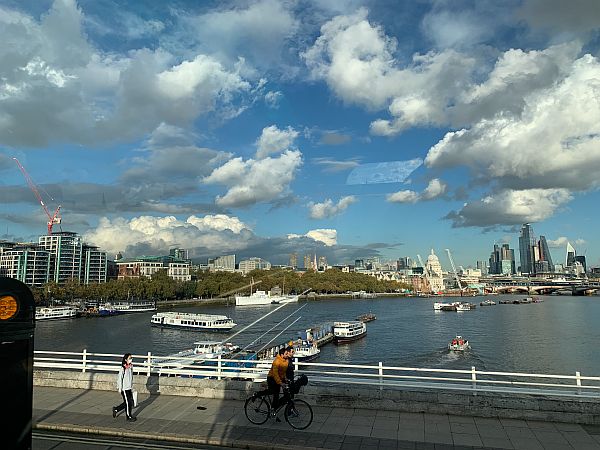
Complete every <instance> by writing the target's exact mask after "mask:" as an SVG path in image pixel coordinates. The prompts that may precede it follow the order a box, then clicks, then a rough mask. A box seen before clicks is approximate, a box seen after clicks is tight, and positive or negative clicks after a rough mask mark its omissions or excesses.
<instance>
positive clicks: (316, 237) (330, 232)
mask: <svg viewBox="0 0 600 450" xmlns="http://www.w3.org/2000/svg"><path fill="white" fill-rule="evenodd" d="M287 237H288V239H298V238H301V237H308V238H310V239H312V240H313V241H317V242H322V243H323V244H325V245H326V246H328V247H331V246H333V245H336V244H337V230H334V229H331V228H318V229H316V230H310V231H309V232H308V233H306V234H304V235H300V234H288V235H287Z"/></svg>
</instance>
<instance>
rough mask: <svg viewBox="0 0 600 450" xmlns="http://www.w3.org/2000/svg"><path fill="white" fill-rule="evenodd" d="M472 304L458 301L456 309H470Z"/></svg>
mask: <svg viewBox="0 0 600 450" xmlns="http://www.w3.org/2000/svg"><path fill="white" fill-rule="evenodd" d="M471 309H472V305H471V304H470V303H459V304H458V305H456V311H471Z"/></svg>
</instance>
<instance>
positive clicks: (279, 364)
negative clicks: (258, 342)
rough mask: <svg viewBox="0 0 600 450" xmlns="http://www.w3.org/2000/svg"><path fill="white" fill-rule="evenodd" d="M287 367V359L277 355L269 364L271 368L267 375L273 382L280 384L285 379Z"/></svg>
mask: <svg viewBox="0 0 600 450" xmlns="http://www.w3.org/2000/svg"><path fill="white" fill-rule="evenodd" d="M287 368H288V360H287V359H285V358H284V357H283V356H281V355H277V356H276V357H275V359H274V360H273V364H272V365H271V370H269V374H268V375H267V376H269V377H272V378H273V379H274V380H275V383H277V384H279V385H281V383H283V381H284V380H285V373H286V371H287Z"/></svg>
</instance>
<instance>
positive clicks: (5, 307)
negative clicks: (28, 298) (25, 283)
mask: <svg viewBox="0 0 600 450" xmlns="http://www.w3.org/2000/svg"><path fill="white" fill-rule="evenodd" d="M18 309H19V304H18V303H17V299H15V298H14V297H13V296H12V295H3V296H2V297H0V320H8V319H10V318H11V317H13V316H14V315H15V314H17V311H18Z"/></svg>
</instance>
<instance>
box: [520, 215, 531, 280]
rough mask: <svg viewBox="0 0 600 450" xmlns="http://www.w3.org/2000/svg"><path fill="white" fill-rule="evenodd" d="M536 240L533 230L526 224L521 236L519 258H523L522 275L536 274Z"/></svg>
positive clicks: (522, 228)
mask: <svg viewBox="0 0 600 450" xmlns="http://www.w3.org/2000/svg"><path fill="white" fill-rule="evenodd" d="M534 248H535V238H534V237H533V228H532V227H531V225H530V224H528V223H524V224H523V226H522V227H521V235H520V236H519V256H520V258H521V274H529V275H534V274H535V250H534Z"/></svg>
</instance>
